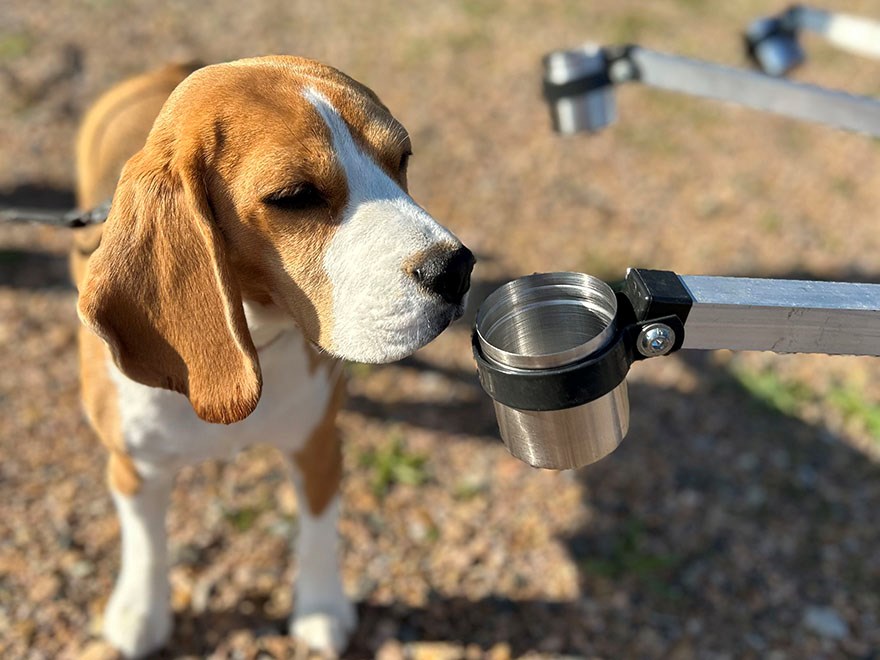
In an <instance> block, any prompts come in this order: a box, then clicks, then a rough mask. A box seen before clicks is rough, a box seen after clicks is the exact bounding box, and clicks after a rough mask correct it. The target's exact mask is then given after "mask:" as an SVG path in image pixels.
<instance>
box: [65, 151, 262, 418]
mask: <svg viewBox="0 0 880 660" xmlns="http://www.w3.org/2000/svg"><path fill="white" fill-rule="evenodd" d="M175 160H180V159H172V160H170V161H168V160H167V159H166V160H165V161H164V162H163V161H162V159H157V158H156V157H155V156H153V155H151V154H149V155H148V154H147V153H146V152H145V151H141V152H140V153H138V154H136V155H135V156H134V157H132V159H131V160H129V162H128V163H127V164H126V166H125V169H124V170H123V173H122V177H121V179H120V181H119V185H118V186H117V189H116V194H115V195H114V197H113V204H112V208H111V211H110V216H109V217H108V219H107V223H106V225H105V227H104V234H103V237H102V239H101V245H100V247H99V248H98V249H97V251H95V253H94V254H93V255H92V257H91V258H90V259H89V263H88V270H87V271H86V275H85V279H84V282H83V284H82V286H81V291H80V297H79V303H78V311H79V315H80V318H81V319H82V321H83V323H85V325H86V326H88V327H89V328H91V329H92V330H93V331H94V332H95V333H96V334H98V335H99V336H100V337H102V338H103V339H104V341H105V342H107V344H108V345H109V347H110V350H111V352H112V354H113V359H114V361H115V362H116V365H117V366H118V367H119V368H120V370H121V371H122V372H123V373H124V374H125V375H126V376H128V377H129V378H131V379H132V380H135V381H137V382H139V383H143V384H144V385H150V386H153V387H162V388H165V389H169V390H174V391H177V392H181V393H182V394H185V395H186V396H187V397H188V398H189V401H190V403H191V404H192V407H193V409H194V410H195V411H196V413H197V414H198V416H199V417H201V418H202V419H204V420H206V421H209V422H221V423H224V424H229V423H232V422H237V421H239V420H242V419H244V418H245V417H247V416H248V415H249V414H250V413H251V412H252V411H253V410H254V408H255V407H256V405H257V401H258V400H259V398H260V389H261V386H262V381H261V374H260V365H259V361H258V359H257V352H256V349H255V348H254V344H253V341H252V340H251V336H250V333H249V332H248V329H247V323H246V321H245V317H244V310H243V308H242V303H241V292H240V290H239V286H238V283H237V282H236V281H235V278H234V277H233V275H232V273H231V272H230V267H229V263H228V260H227V256H226V250H225V247H224V242H223V237H222V235H221V233H220V230H219V228H218V227H217V225H216V222H215V219H214V217H213V213H212V211H211V207H210V204H209V203H208V200H207V196H206V192H205V186H204V181H203V179H202V177H201V175H200V173H199V168H198V166H197V165H195V164H194V163H186V164H181V163H179V162H175Z"/></svg>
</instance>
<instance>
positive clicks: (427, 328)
mask: <svg viewBox="0 0 880 660" xmlns="http://www.w3.org/2000/svg"><path fill="white" fill-rule="evenodd" d="M305 96H306V98H307V99H308V100H309V101H310V102H311V103H312V105H314V107H315V109H316V110H317V111H318V113H319V114H320V116H321V117H322V118H323V119H324V121H325V122H326V124H327V127H328V128H329V130H330V134H331V136H332V140H333V150H334V152H335V154H336V157H337V158H338V160H339V163H340V165H341V166H342V168H343V170H344V171H345V176H346V179H347V180H348V206H347V207H346V208H345V210H344V211H343V214H342V219H341V222H340V226H339V229H338V230H337V232H336V234H335V236H334V238H333V240H332V241H331V243H330V247H329V249H328V250H327V253H326V255H325V257H324V269H325V270H326V272H327V274H328V276H329V278H330V281H331V282H332V284H333V319H334V326H333V337H332V343H331V345H330V346H329V347H328V348H329V350H330V351H331V352H333V353H335V354H337V355H341V356H344V357H345V358H346V359H349V360H356V361H360V362H391V361H393V360H397V359H400V358H402V357H405V356H407V355H409V354H410V353H412V352H413V351H415V350H416V349H418V348H420V347H422V346H424V345H425V344H427V343H428V342H429V341H431V340H432V339H434V337H436V336H437V335H438V334H440V332H442V331H443V330H444V329H445V328H446V326H447V325H449V323H450V322H451V321H452V319H453V316H454V314H455V309H454V306H452V305H449V304H448V303H446V302H444V301H442V300H440V299H439V298H438V297H437V296H432V295H430V294H428V293H426V292H425V291H423V290H422V289H421V288H420V287H419V286H418V284H417V282H416V281H415V279H414V278H413V277H412V275H410V274H409V273H407V272H405V270H404V269H405V265H406V264H407V262H408V261H410V260H411V259H412V258H413V257H414V256H415V255H417V254H418V253H419V252H422V251H425V250H429V249H431V248H432V247H435V246H438V245H445V246H448V247H449V249H450V250H454V249H455V248H457V247H458V246H460V245H461V243H460V242H459V241H458V239H457V238H456V237H455V236H454V235H453V234H452V233H451V232H449V231H448V230H447V229H445V228H444V227H442V226H440V225H439V224H438V223H437V222H436V221H435V220H434V219H433V218H432V217H431V216H430V215H428V213H427V212H425V210H424V209H422V208H421V207H420V206H419V205H418V204H416V203H415V202H414V201H413V199H412V198H411V197H410V196H409V195H408V194H406V192H404V191H403V189H402V188H401V187H400V186H399V185H398V184H397V183H396V182H395V181H394V180H392V179H391V178H390V177H389V176H388V175H387V174H386V173H385V172H384V171H383V170H382V168H381V167H379V165H378V164H377V163H376V162H375V161H374V160H373V159H372V158H370V156H369V155H367V154H366V153H364V151H363V150H361V149H360V148H358V146H357V144H356V143H355V141H354V139H353V138H352V136H351V133H350V131H349V129H348V126H347V125H346V123H345V121H344V120H343V119H342V117H341V116H340V115H339V112H338V111H337V110H336V109H335V108H334V107H333V106H332V105H331V103H330V102H329V101H328V100H327V98H326V97H324V96H323V95H322V94H321V93H320V92H318V91H317V90H315V89H313V88H309V89H307V90H306V92H305Z"/></svg>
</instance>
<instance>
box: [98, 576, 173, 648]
mask: <svg viewBox="0 0 880 660" xmlns="http://www.w3.org/2000/svg"><path fill="white" fill-rule="evenodd" d="M172 625H173V615H172V613H171V608H170V607H169V605H168V603H167V602H165V601H163V602H159V603H149V602H145V599H144V597H143V595H142V594H139V593H138V594H133V593H131V592H129V593H126V591H125V590H120V589H117V590H116V591H114V592H113V596H111V598H110V602H109V603H107V609H106V610H105V611H104V625H103V633H104V639H106V640H107V641H108V642H109V643H110V644H112V645H113V646H114V647H116V648H117V649H118V650H119V651H120V652H121V653H122V655H123V656H125V657H126V658H142V657H144V656H146V655H149V654H150V653H153V652H154V651H158V650H159V649H161V648H162V647H163V646H165V644H166V643H167V642H168V639H169V637H171V629H172Z"/></svg>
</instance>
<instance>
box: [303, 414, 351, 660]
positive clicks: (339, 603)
mask: <svg viewBox="0 0 880 660" xmlns="http://www.w3.org/2000/svg"><path fill="white" fill-rule="evenodd" d="M316 435H318V436H320V435H323V436H324V437H315V436H313V437H312V439H311V440H310V442H309V443H308V445H307V446H306V447H305V449H304V450H303V451H301V452H298V453H297V454H295V455H294V461H293V466H292V477H293V484H294V487H295V489H296V497H297V502H298V505H299V506H298V509H299V534H298V535H297V539H296V556H297V562H298V566H299V571H298V576H297V581H296V588H295V599H294V611H293V614H292V616H291V619H290V634H291V635H293V636H295V637H297V638H299V639H301V640H303V641H305V642H306V643H307V644H308V645H309V647H310V648H312V649H315V650H318V651H323V652H324V653H335V654H338V653H341V652H342V651H344V650H345V647H346V646H347V645H348V639H349V636H350V635H351V633H352V632H353V631H354V629H355V627H356V625H357V614H356V612H355V609H354V606H353V605H352V603H351V601H350V600H349V599H348V596H346V595H345V591H344V589H343V587H342V579H341V576H340V573H339V556H338V548H339V534H338V531H337V528H336V525H337V521H338V519H339V492H338V490H339V480H340V476H341V472H342V456H341V453H340V449H339V440H338V438H337V437H336V433H335V429H332V430H330V432H328V433H325V434H321V433H318V434H316Z"/></svg>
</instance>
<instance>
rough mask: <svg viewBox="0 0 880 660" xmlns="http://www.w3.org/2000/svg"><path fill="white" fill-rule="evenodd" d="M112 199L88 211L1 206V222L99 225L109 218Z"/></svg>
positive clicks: (77, 225) (77, 227) (78, 226)
mask: <svg viewBox="0 0 880 660" xmlns="http://www.w3.org/2000/svg"><path fill="white" fill-rule="evenodd" d="M109 213H110V200H107V201H106V202H104V203H103V204H99V205H98V206H96V207H95V208H93V209H89V210H87V211H79V210H77V209H73V210H72V211H53V210H49V209H20V208H5V209H4V208H0V222H16V223H22V224H24V223H27V224H38V225H50V226H53V227H67V228H70V229H79V228H81V227H88V226H90V225H99V224H101V223H102V222H105V221H106V220H107V216H108V215H109Z"/></svg>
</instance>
